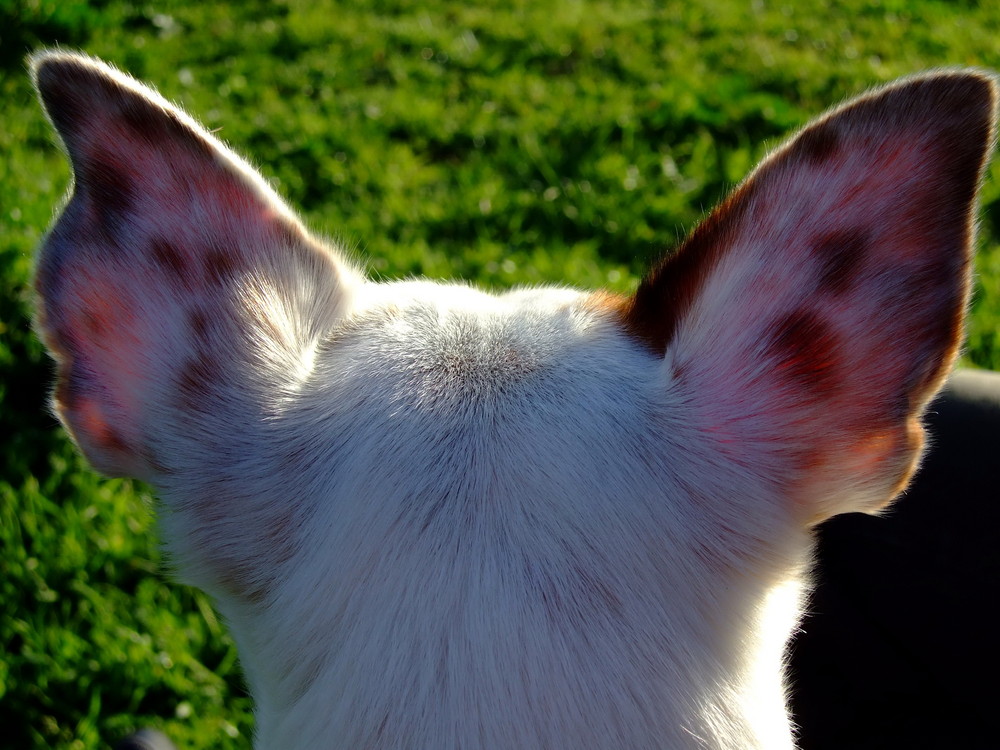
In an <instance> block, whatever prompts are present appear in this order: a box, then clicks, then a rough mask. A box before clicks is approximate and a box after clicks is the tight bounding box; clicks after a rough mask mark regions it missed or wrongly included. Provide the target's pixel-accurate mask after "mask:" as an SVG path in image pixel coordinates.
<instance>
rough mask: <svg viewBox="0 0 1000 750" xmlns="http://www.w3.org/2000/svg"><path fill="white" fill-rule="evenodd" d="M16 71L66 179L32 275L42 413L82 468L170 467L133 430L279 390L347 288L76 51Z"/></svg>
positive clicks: (180, 119)
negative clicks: (50, 415) (42, 363)
mask: <svg viewBox="0 0 1000 750" xmlns="http://www.w3.org/2000/svg"><path fill="white" fill-rule="evenodd" d="M30 64H31V72H32V76H33V80H34V82H35V85H36V86H37V88H38V91H39V94H40V96H41V99H42V102H43V104H44V107H45V110H46V112H47V113H48V115H49V117H50V118H51V120H52V123H53V125H54V126H55V128H56V130H57V131H58V133H59V135H60V137H61V138H62V140H63V142H64V144H65V146H66V150H67V152H68V153H69V157H70V160H71V162H72V166H73V174H74V184H73V187H72V192H71V194H70V196H69V199H68V202H67V204H66V206H65V207H64V209H63V211H62V214H61V215H60V216H59V218H58V220H57V221H56V223H55V224H54V226H53V227H52V229H51V230H50V232H49V234H48V236H47V238H46V240H45V242H44V244H43V246H42V249H41V253H40V257H39V261H38V270H37V276H36V288H37V291H38V294H39V298H40V304H39V315H38V325H39V328H40V330H41V333H42V335H43V337H44V339H45V341H46V343H47V344H48V346H49V348H50V350H51V351H52V352H53V354H54V356H55V358H56V361H57V364H58V370H59V378H58V385H57V388H56V392H55V406H56V410H57V412H58V413H59V415H60V417H61V418H62V419H63V421H64V422H65V423H66V424H67V426H68V427H69V429H70V432H71V433H72V434H73V435H74V437H75V438H76V440H77V442H78V444H79V446H80V448H81V450H82V451H83V453H84V454H85V455H86V456H87V457H88V459H89V460H90V461H91V462H92V463H93V464H94V465H95V466H96V467H97V468H98V469H100V470H101V471H103V472H105V473H108V474H128V475H133V476H138V477H141V478H149V477H151V476H152V475H154V474H156V473H162V472H165V471H168V470H170V469H171V467H168V466H165V465H164V464H163V460H162V458H161V457H159V456H158V451H157V450H156V446H155V445H154V443H155V441H156V439H157V437H156V436H155V435H154V434H153V432H154V431H151V430H149V429H148V428H147V426H148V425H151V424H154V423H155V424H157V425H160V424H161V422H162V421H163V420H162V419H160V418H158V417H161V416H163V417H165V418H166V419H167V421H168V422H176V421H177V418H176V416H175V414H176V413H181V414H184V415H188V416H189V417H190V420H189V422H190V424H191V425H194V424H202V428H201V429H205V428H204V424H203V421H204V419H206V418H209V417H210V416H211V415H214V414H216V413H217V412H219V411H221V410H220V409H218V408H216V406H217V404H218V402H220V401H229V402H232V403H246V402H248V400H252V399H254V398H258V399H259V398H261V397H266V394H267V393H273V392H275V391H280V390H281V388H282V387H288V386H289V383H288V381H289V379H292V380H294V379H295V378H296V377H298V376H301V374H302V372H303V368H304V367H306V366H307V362H308V352H309V349H310V347H311V346H312V344H313V343H314V342H315V341H316V340H317V338H318V337H319V336H320V335H321V333H322V332H323V330H325V329H327V328H329V327H330V326H331V325H332V324H333V323H334V321H335V320H336V319H337V317H338V316H339V315H340V314H342V311H343V310H344V308H345V305H346V303H347V300H348V299H349V297H350V289H351V287H352V285H353V284H354V278H355V275H354V273H353V272H352V271H351V269H349V268H348V267H347V266H346V264H345V263H344V262H343V260H342V259H341V258H340V257H339V255H338V254H337V253H336V252H335V251H333V250H331V249H329V248H327V247H324V246H323V245H321V244H320V243H319V242H317V241H316V240H314V239H313V238H312V237H310V236H309V234H308V233H307V232H306V231H305V229H304V228H303V227H302V225H301V223H300V222H299V221H298V220H297V219H296V218H295V216H294V215H293V214H292V212H291V211H290V210H289V209H288V208H287V207H286V206H285V204H284V203H283V202H282V201H281V200H280V199H279V198H278V197H277V196H276V195H275V194H274V192H273V191H272V190H271V189H270V188H269V187H268V186H267V184H266V183H265V182H264V181H263V179H261V178H260V176H259V175H258V174H257V173H256V172H254V171H253V170H252V169H251V168H250V167H248V166H247V165H246V163H245V162H243V161H242V160H241V159H240V158H239V157H237V156H236V155H235V154H233V153H232V152H231V151H230V150H229V149H228V148H226V147H225V146H224V145H223V144H222V143H220V142H219V141H218V140H217V139H215V138H214V137H213V136H211V135H210V134H209V133H207V132H206V131H205V130H204V129H203V128H202V127H201V126H199V125H198V124H197V123H195V122H194V120H192V119H191V118H190V117H188V116H187V115H185V114H184V113H183V112H181V111H180V110H178V109H176V108H174V107H173V106H172V105H170V104H169V103H168V102H167V101H166V100H164V99H163V98H162V97H161V96H159V95H158V94H157V93H155V92H154V91H151V90H150V89H148V88H146V87H145V86H142V85H141V84H139V83H137V82H136V81H134V80H133V79H131V78H129V77H128V76H126V75H124V74H123V73H121V72H119V71H117V70H115V69H114V68H111V67H110V66H108V65H106V64H104V63H102V62H99V61H97V60H93V59H90V58H87V57H84V56H81V55H77V54H71V53H66V52H59V51H56V52H52V51H47V52H42V53H40V54H37V55H35V56H33V57H32V58H31V60H30ZM262 351H263V352H267V353H268V356H261V355H260V352H262ZM241 362H242V363H244V364H246V365H247V366H245V367H236V365H237V364H239V363H241ZM254 377H256V378H258V379H259V382H254V381H253V380H252V378H254ZM238 411H239V410H238V409H230V410H229V412H230V413H231V414H233V415H234V418H237V419H238V417H236V416H235V415H236V414H238ZM159 429H160V428H159V427H158V428H157V430H159ZM224 432H230V433H231V432H232V426H230V428H229V429H228V430H224ZM174 468H176V467H174Z"/></svg>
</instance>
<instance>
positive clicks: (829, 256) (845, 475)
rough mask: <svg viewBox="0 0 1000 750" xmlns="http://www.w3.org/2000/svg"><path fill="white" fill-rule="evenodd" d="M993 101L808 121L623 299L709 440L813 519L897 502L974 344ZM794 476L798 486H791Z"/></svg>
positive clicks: (916, 98) (970, 79) (932, 83)
mask: <svg viewBox="0 0 1000 750" xmlns="http://www.w3.org/2000/svg"><path fill="white" fill-rule="evenodd" d="M995 102H996V89H995V84H994V82H993V80H992V79H991V78H989V77H988V76H987V75H985V74H981V73H978V72H974V71H945V72H937V73H932V74H929V75H924V76H921V77H916V78H912V79H908V80H904V81H902V82H900V83H897V84H895V85H892V86H890V87H888V88H883V89H881V90H877V91H874V92H872V93H870V94H868V95H866V96H863V97H861V98H859V99H856V100H854V101H851V102H849V103H847V104H846V105H844V106H842V107H840V108H839V109H836V110H834V111H832V112H831V113H829V114H828V115H826V116H825V117H823V118H821V119H819V120H817V121H815V122H813V123H811V124H809V125H808V126H807V127H806V128H805V129H803V130H802V131H801V132H800V133H799V134H798V135H796V136H795V137H793V138H792V139H791V140H789V141H788V142H787V143H786V144H785V145H783V146H781V147H780V148H778V149H777V150H776V151H775V152H774V153H773V154H772V155H771V156H769V157H768V158H767V159H766V160H765V161H764V162H763V163H762V164H761V165H760V166H759V167H758V168H757V169H756V170H755V171H754V172H753V174H752V175H751V176H750V177H749V178H748V179H747V180H746V181H745V182H744V183H743V184H741V185H740V186H739V187H738V188H737V189H736V190H735V191H734V192H733V193H732V195H730V197H729V198H728V199H727V200H726V201H725V202H724V203H723V204H722V205H721V206H720V207H718V208H717V209H716V210H715V211H713V212H712V213H711V214H710V215H709V217H708V218H707V219H706V220H705V221H704V223H702V224H701V225H700V226H699V227H698V228H697V229H696V230H695V231H694V232H693V233H692V234H691V235H690V237H689V238H688V239H687V240H686V241H685V242H684V243H683V245H682V246H681V248H680V249H679V251H678V252H677V253H676V254H674V255H672V256H671V257H668V258H667V259H666V260H664V261H663V262H662V263H661V264H660V265H659V266H658V267H657V268H656V269H655V270H653V272H652V273H650V274H649V275H648V276H647V277H646V278H645V279H644V280H643V282H642V283H641V285H640V286H639V288H638V290H637V292H636V293H635V295H634V296H633V297H632V298H630V299H628V300H621V301H619V302H618V303H616V304H617V306H618V312H619V314H620V315H621V319H622V320H623V322H624V324H625V326H626V328H627V330H628V331H629V332H630V333H631V334H632V335H633V336H635V337H636V338H638V339H639V340H641V341H642V342H643V343H644V344H645V345H646V346H647V347H648V348H649V349H651V350H652V351H654V352H656V353H657V354H662V355H664V367H665V368H666V376H667V377H668V378H669V379H670V382H671V383H672V387H673V388H674V389H676V393H677V394H678V397H679V398H680V399H681V400H682V402H683V403H685V404H686V405H687V406H688V407H689V408H690V415H691V416H692V417H693V418H694V419H695V420H696V422H697V424H698V426H699V429H700V430H701V434H703V435H705V436H706V439H708V440H710V441H712V442H713V444H714V446H715V447H716V448H717V449H718V450H721V451H723V452H724V453H726V454H728V455H729V457H730V458H731V459H732V461H734V462H736V463H737V464H744V465H746V466H747V467H748V470H751V469H750V467H753V469H752V470H753V471H759V470H760V469H759V467H761V466H768V467H775V469H776V470H781V471H782V472H783V473H782V476H783V477H786V478H787V477H791V478H792V481H791V484H790V485H789V487H788V489H789V492H790V493H791V495H792V496H793V499H794V502H795V504H796V507H797V508H798V510H799V511H800V512H801V514H802V518H803V519H805V520H806V521H807V522H811V521H816V520H819V519H822V518H825V517H827V516H829V515H832V514H834V513H839V512H843V511H850V510H866V511H874V510H875V509H878V508H881V507H883V506H884V505H885V504H886V503H887V502H888V501H889V500H891V499H892V497H894V496H895V495H896V494H897V493H898V492H899V491H900V490H901V489H902V488H903V487H904V486H905V484H906V482H907V481H908V479H909V477H910V476H911V475H912V473H913V471H914V469H915V466H916V464H917V461H918V459H919V455H920V451H921V448H922V443H923V433H922V430H921V428H920V426H919V421H918V420H919V417H920V416H921V414H922V412H923V410H924V408H925V406H926V404H927V402H928V401H929V400H930V399H931V397H932V396H933V395H934V394H935V393H936V391H937V390H938V388H939V387H940V385H941V384H942V381H943V379H944V378H945V377H946V375H947V373H948V371H949V368H950V366H951V365H952V363H953V362H954V359H955V357H956V352H957V350H958V347H959V344H960V339H961V330H962V322H963V316H964V312H965V308H966V305H967V302H968V295H969V273H970V258H971V246H972V236H973V206H974V202H975V197H976V192H977V188H978V185H979V182H980V179H981V175H982V171H983V167H984V163H985V160H986V157H987V153H988V150H989V148H990V146H991V144H992V139H993V127H994V118H995V108H996V104H995ZM786 483H787V481H786Z"/></svg>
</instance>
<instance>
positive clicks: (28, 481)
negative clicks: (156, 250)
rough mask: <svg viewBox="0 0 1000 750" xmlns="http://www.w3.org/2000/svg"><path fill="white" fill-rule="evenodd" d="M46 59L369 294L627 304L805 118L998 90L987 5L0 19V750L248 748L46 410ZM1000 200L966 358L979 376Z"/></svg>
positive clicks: (402, 7)
mask: <svg viewBox="0 0 1000 750" xmlns="http://www.w3.org/2000/svg"><path fill="white" fill-rule="evenodd" d="M52 44H61V45H63V46H67V47H71V48H78V49H82V50H85V51H87V52H89V53H91V54H94V55H98V56H100V57H103V58H105V59H107V60H109V61H111V62H114V63H116V64H117V65H119V66H120V67H122V68H124V69H126V70H128V71H129V72H131V73H133V74H134V75H136V76H137V77H139V78H142V79H144V80H146V81H148V82H150V83H152V84H154V85H155V86H157V87H158V88H159V89H160V90H161V91H162V92H163V93H164V94H165V95H166V96H167V97H168V98H170V99H172V100H175V101H177V102H179V103H180V104H181V105H182V106H184V107H186V108H187V109H189V110H190V111H191V112H193V113H194V114H195V115H196V116H197V117H198V118H199V119H200V120H201V121H202V122H204V123H205V124H206V125H207V126H208V127H209V128H212V129H221V130H220V131H219V132H220V135H221V137H223V138H224V139H226V140H227V141H228V142H229V143H231V144H232V145H234V146H235V147H236V148H237V150H239V151H240V152H242V153H244V154H246V155H248V156H250V157H251V158H252V159H253V161H254V163H256V164H258V165H259V166H260V167H261V169H262V171H263V172H264V173H265V175H266V176H267V177H268V178H269V179H270V180H271V181H272V182H273V183H274V184H275V186H276V187H277V188H278V190H279V192H281V193H282V194H283V195H285V196H286V197H287V198H288V200H289V201H290V203H292V204H293V205H295V206H298V207H299V208H300V209H301V210H302V212H303V214H304V216H305V218H306V220H307V223H308V224H309V225H310V226H311V227H312V228H314V229H315V230H316V231H318V232H320V233H322V234H325V235H327V236H331V237H335V238H337V239H339V240H340V241H341V242H343V243H344V244H346V245H347V246H348V247H351V248H353V249H354V252H356V253H357V255H358V257H359V258H361V259H362V260H363V261H364V263H365V264H366V266H367V267H368V268H369V269H370V273H371V274H373V275H374V276H377V277H386V278H388V277H398V276H407V275H413V274H421V275H426V276H432V277H463V278H467V279H470V280H473V281H475V282H477V283H479V284H481V285H485V286H489V287H496V288H502V287H507V286H510V285H512V284H524V283H529V284H530V283H541V282H558V283H566V284H571V285H579V286H586V287H598V286H604V287H610V288H613V289H615V290H619V291H627V290H628V289H630V288H631V287H632V286H633V285H634V284H635V283H636V281H637V278H638V276H639V275H640V274H641V273H642V270H643V269H644V268H645V267H646V265H647V264H648V263H649V262H650V261H651V260H652V259H653V258H654V257H655V256H656V255H657V253H659V252H661V251H662V250H664V249H665V248H668V247H670V246H672V245H674V244H675V243H676V241H677V239H678V238H679V237H681V236H683V234H684V233H686V231H687V230H688V229H690V228H691V226H692V225H693V224H694V222H696V220H697V219H698V217H699V216H701V215H702V214H703V212H704V211H705V210H706V209H707V208H709V207H710V206H711V205H713V204H714V203H715V202H716V201H717V200H718V199H719V198H720V197H722V196H723V195H724V194H725V192H726V190H727V189H728V188H729V187H731V186H732V185H733V184H734V183H735V182H737V181H738V180H739V179H740V178H741V177H742V176H743V175H744V174H745V173H746V171H747V170H748V169H749V168H750V167H751V166H752V165H753V164H754V162H755V161H756V159H758V158H759V157H760V156H761V155H762V154H763V153H765V152H766V150H767V148H768V147H769V146H772V145H774V144H775V142H776V139H778V138H780V137H781V136H782V135H783V134H785V133H787V132H788V131H789V130H790V129H793V128H795V127H797V126H799V125H801V124H802V123H803V122H805V121H806V120H807V119H808V118H809V117H810V116H812V115H814V114H817V113H819V112H820V111H822V110H823V109H825V108H826V107H828V106H830V105H831V104H833V103H836V102H837V101H839V100H840V99H842V98H843V97H845V96H847V95H849V94H852V93H855V92H858V91H860V90H862V89H864V88H865V87H867V86H869V85H872V84H874V83H878V82H880V81H886V80H889V79H892V78H894V77H896V76H899V75H904V74H907V73H911V72H914V71H917V70H921V69H925V68H930V67H938V66H943V65H979V66H986V67H989V66H991V65H1000V6H997V5H995V4H992V3H986V2H983V3H978V2H974V0H968V1H966V2H938V1H936V0H919V1H917V2H903V1H902V0H883V1H882V2H877V1H874V0H873V1H871V2H862V1H860V0H850V1H849V2H834V3H819V2H799V3H791V2H787V3H771V2H765V1H764V0H753V1H752V2H744V1H742V0H719V1H718V2H713V3H701V2H692V1H690V0H687V1H684V0H682V1H671V2H663V3H653V2H639V1H637V0H627V1H623V2H594V3H582V2H558V1H556V0H531V1H526V0H525V1H514V2H512V1H511V0H504V1H503V2H499V1H497V0H494V1H493V2H491V3H478V4H470V3H465V2H458V1H457V0H424V1H423V2H411V1H410V0H399V1H398V2H371V3H367V4H365V3H345V4H343V5H339V4H334V3H331V2H306V1H305V0H287V1H285V2H264V1H263V0H259V1H256V2H250V1H248V2H231V3H226V2H214V3H183V4H181V3H164V2H153V3H137V4H132V3H127V2H120V1H119V0H97V1H95V2H92V3H79V2H74V1H73V0H0V97H2V102H3V108H2V110H0V441H2V446H0V726H2V727H3V736H2V738H0V746H3V747H12V748H39V749H40V748H97V747H101V746H102V743H107V742H109V741H111V740H113V739H114V738H116V737H118V736H120V735H121V734H123V733H125V732H126V731H127V730H128V729H130V728H132V727H134V726H137V725H147V724H148V725H155V726H160V727H162V728H164V729H166V730H167V731H168V732H169V733H170V734H171V735H172V736H173V737H174V738H175V740H177V741H178V742H179V743H180V744H182V746H183V747H186V748H203V747H204V748H208V747H212V748H219V747H242V748H245V747H248V746H249V737H250V733H251V731H252V720H251V718H250V704H249V700H248V699H247V697H246V695H245V693H244V691H243V688H242V682H241V677H240V673H239V667H238V663H237V660H236V654H235V651H234V649H233V646H232V644H231V642H230V641H229V640H228V637H227V636H226V634H225V629H224V627H223V626H222V624H221V623H220V622H219V621H218V620H217V619H216V617H215V615H214V614H213V611H212V608H211V604H210V603H209V602H208V601H207V600H206V599H205V598H204V597H203V596H201V595H200V594H198V593H196V592H194V591H192V590H190V589H186V588H184V587H181V586H178V585H175V584H172V583H170V582H169V580H168V577H167V576H166V575H165V574H164V573H162V572H161V562H160V559H159V554H158V551H157V546H156V542H155V533H154V522H153V514H152V512H151V510H150V508H151V506H152V503H153V499H152V497H151V496H150V493H149V491H148V489H147V488H145V487H144V486H141V485H139V484H136V483H132V482H129V481H123V480H115V481H108V480H103V479H101V478H99V477H97V476H96V475H94V474H93V473H92V472H90V471H89V470H88V469H87V468H86V467H85V466H84V464H83V463H82V461H81V460H80V459H79V458H77V457H76V455H75V454H74V452H73V450H72V449H71V446H70V445H69V443H68V441H67V439H66V437H65V435H64V434H63V433H62V432H61V431H60V430H59V428H58V427H57V425H56V423H55V421H54V420H53V419H52V417H51V416H49V415H48V413H47V411H46V406H45V404H46V399H47V390H48V387H49V382H50V379H51V368H50V366H49V364H48V362H47V360H46V358H45V355H44V353H43V351H42V348H41V346H40V345H39V343H38V342H37V341H36V339H35V338H34V337H33V335H32V334H31V331H30V323H29V319H30V313H29V309H30V292H29V278H30V273H31V262H32V260H31V258H32V252H33V248H34V247H35V245H36V244H37V243H38V240H39V238H40V237H41V234H42V232H43V231H44V229H45V227H46V226H47V224H48V222H49V220H50V218H51V216H52V212H53V207H54V206H55V205H57V204H58V202H59V201H60V199H61V196H62V195H63V194H64V192H65V190H66V187H67V183H68V179H69V172H68V167H67V165H66V163H65V160H64V158H63V157H62V155H61V154H60V153H59V151H58V149H57V148H56V147H55V146H54V144H53V139H52V136H51V134H50V132H49V129H48V126H47V123H46V122H45V119H44V117H43V116H42V114H41V111H40V109H39V108H38V106H37V104H36V103H35V102H34V100H33V98H32V94H31V91H30V87H29V85H28V81H27V77H26V74H25V70H24V62H23V58H24V55H25V54H26V53H27V52H28V51H30V50H31V49H34V48H37V47H39V46H42V45H52ZM998 177H1000V166H997V165H994V166H993V168H992V171H991V179H989V180H988V181H987V184H986V186H985V188H984V192H983V204H984V205H983V210H982V213H981V236H980V241H979V245H980V248H979V249H980V254H979V261H978V262H979V266H978V268H979V275H978V278H977V285H976V297H975V301H974V305H973V317H972V324H971V328H970V335H969V343H968V348H967V354H966V361H967V363H969V364H974V365H976V366H980V367H993V368H995V369H1000V179H997V178H998Z"/></svg>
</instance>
